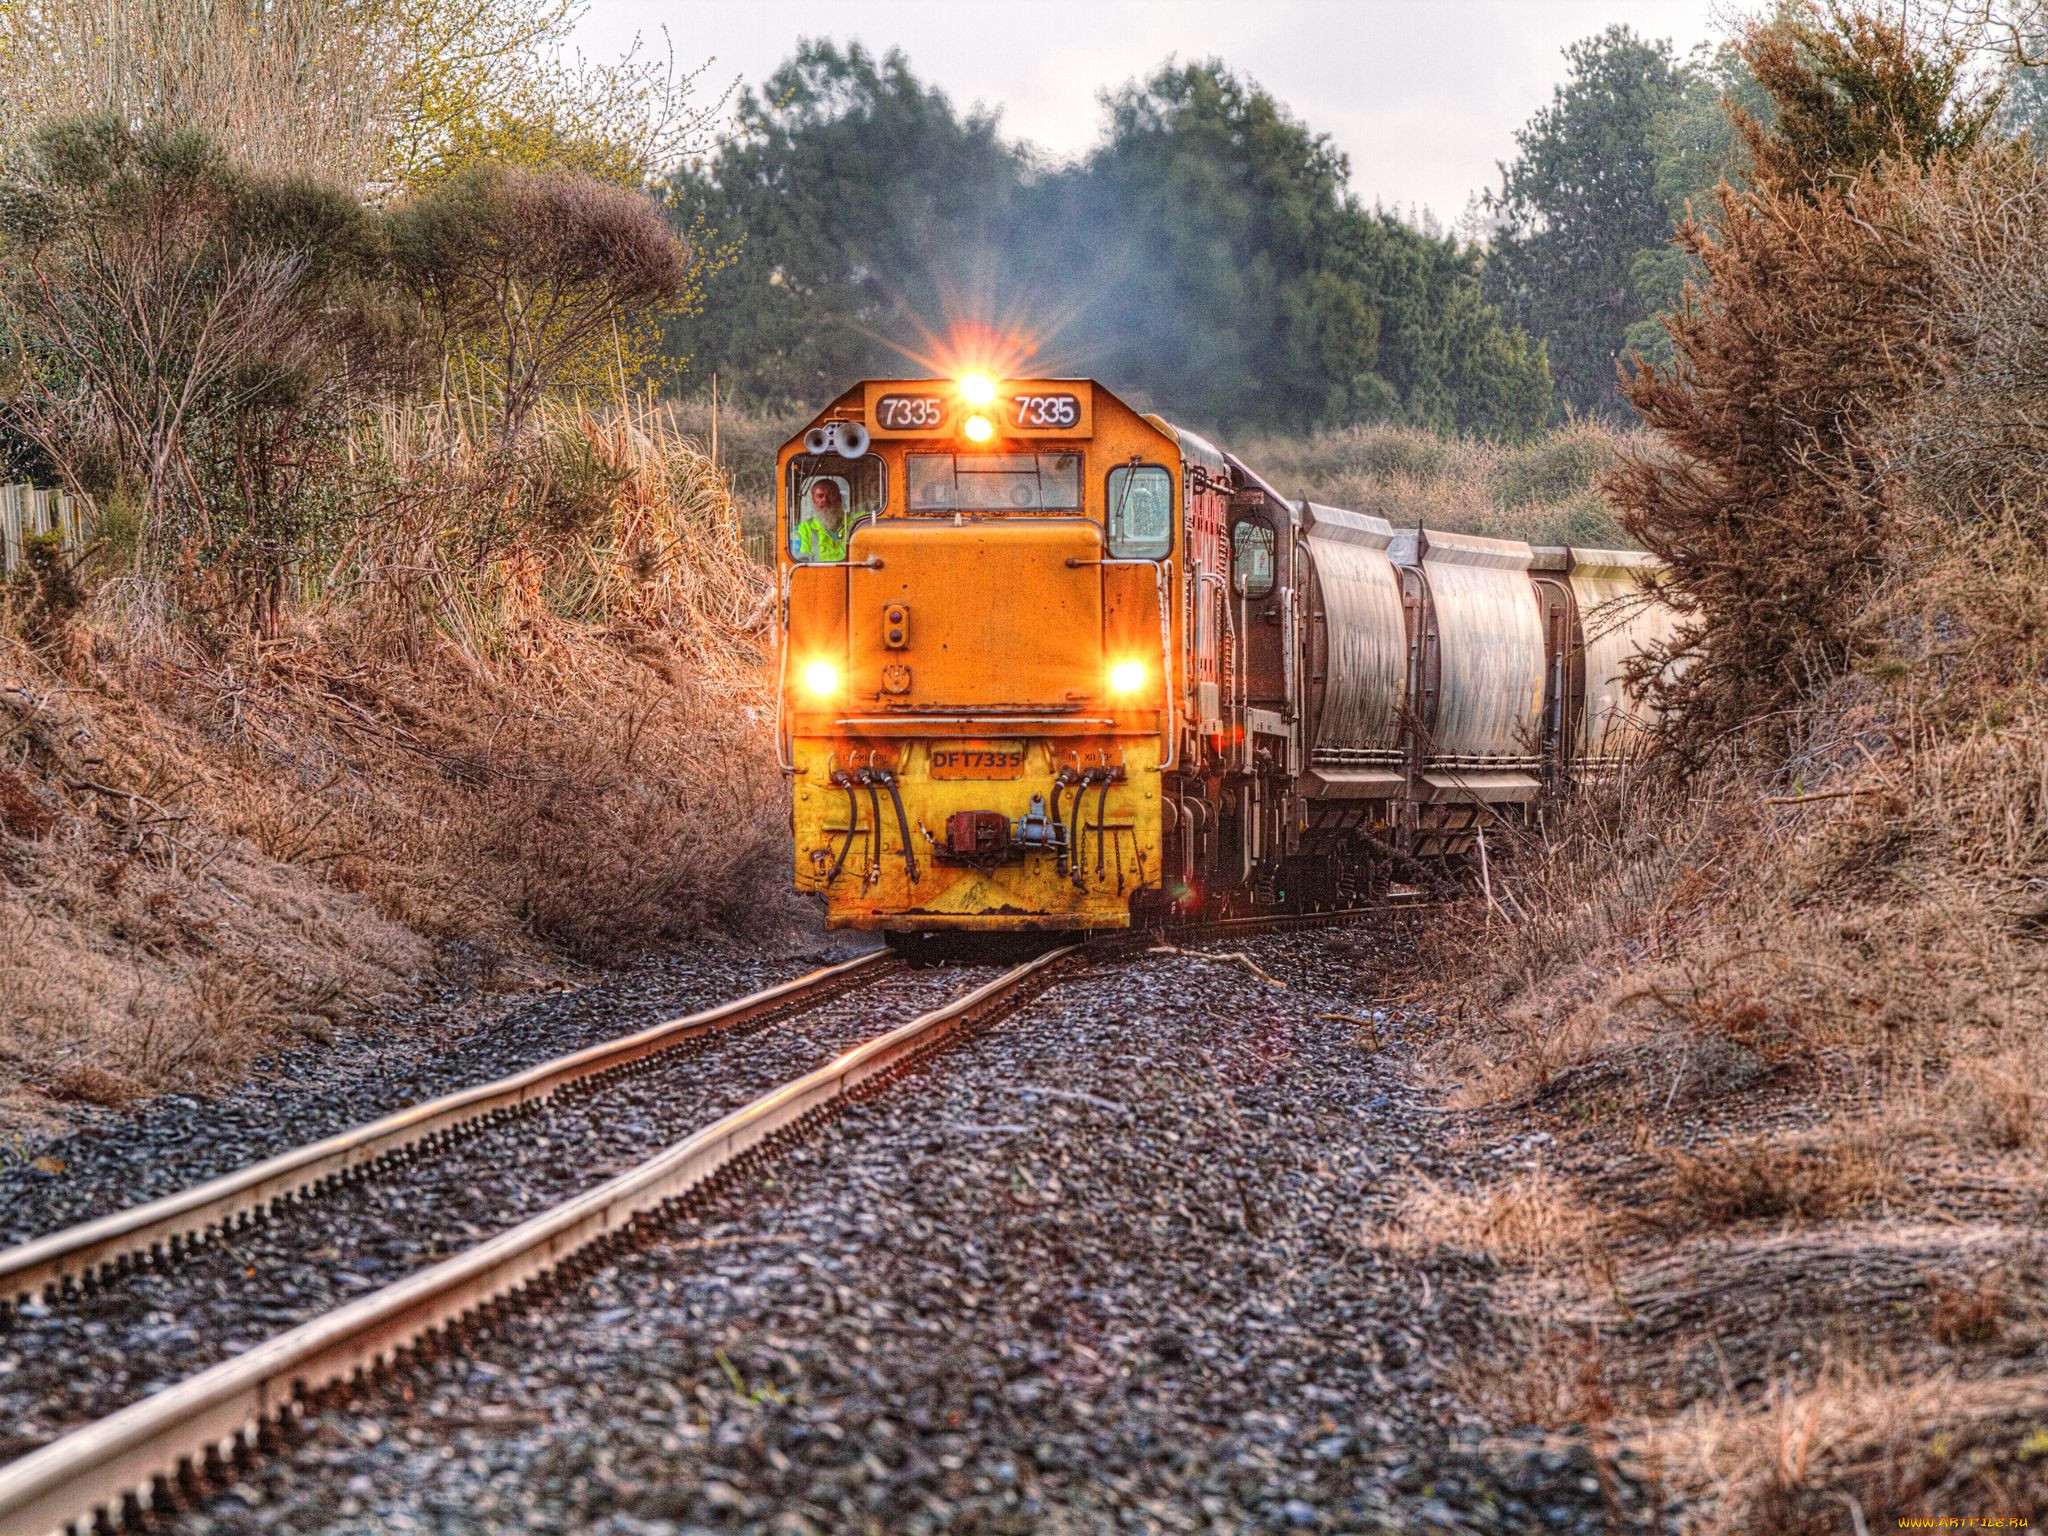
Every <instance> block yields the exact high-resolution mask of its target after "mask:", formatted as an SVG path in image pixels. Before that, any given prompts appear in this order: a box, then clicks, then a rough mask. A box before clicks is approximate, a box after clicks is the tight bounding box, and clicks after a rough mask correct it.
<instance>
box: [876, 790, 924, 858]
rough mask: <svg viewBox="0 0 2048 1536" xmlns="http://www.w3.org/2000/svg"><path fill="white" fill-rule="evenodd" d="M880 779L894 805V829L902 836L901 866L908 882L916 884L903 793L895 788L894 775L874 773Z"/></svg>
mask: <svg viewBox="0 0 2048 1536" xmlns="http://www.w3.org/2000/svg"><path fill="white" fill-rule="evenodd" d="M875 777H876V778H878V779H880V780H881V781H882V787H883V788H884V789H886V790H888V791H889V803H890V804H891V805H893V806H895V807H896V830H897V832H899V833H900V834H901V835H902V837H903V867H904V868H905V869H906V870H908V871H909V872H910V883H911V884H912V885H915V884H917V855H916V854H915V853H914V852H912V851H911V847H910V818H909V817H908V816H906V815H905V814H904V813H903V795H902V793H901V791H899V790H898V789H897V788H896V775H895V774H893V773H888V772H882V773H878V774H876V775H875Z"/></svg>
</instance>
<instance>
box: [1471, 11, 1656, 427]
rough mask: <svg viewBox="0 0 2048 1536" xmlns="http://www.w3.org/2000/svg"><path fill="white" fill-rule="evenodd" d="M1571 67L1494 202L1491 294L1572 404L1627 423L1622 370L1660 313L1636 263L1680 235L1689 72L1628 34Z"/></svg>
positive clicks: (1571, 55) (1519, 141) (1522, 136)
mask: <svg viewBox="0 0 2048 1536" xmlns="http://www.w3.org/2000/svg"><path fill="white" fill-rule="evenodd" d="M1565 59H1566V62H1567V64H1568V65H1569V73H1568V76H1567V78H1566V80H1565V82H1564V83H1563V84H1562V85H1560V86H1558V87H1557V89H1556V91H1555V92H1554V93H1553V95H1552V98H1551V101H1550V104H1549V105H1548V106H1546V107H1544V108H1542V109H1541V110H1539V111H1538V112H1537V113H1536V115H1535V116H1534V117H1533V118H1531V119H1530V120H1529V122H1528V124H1527V126H1525V127H1524V128H1522V129H1521V131H1520V132H1518V133H1517V134H1516V135H1515V143H1516V147H1517V149H1518V151H1519V153H1518V154H1517V155H1516V158H1515V160H1514V161H1513V163H1512V164H1508V165H1504V166H1502V167H1501V176H1502V182H1501V190H1500V191H1499V192H1497V193H1494V194H1491V195H1490V196H1489V197H1488V198H1487V207H1488V209H1489V210H1490V211H1491V212H1492V213H1493V214H1494V215H1495V216H1496V217H1497V218H1499V219H1500V220H1501V221H1502V223H1501V227H1500V229H1499V232H1498V233H1497V234H1496V236H1495V238H1494V244H1493V251H1492V255H1491V257H1490V259H1489V260H1488V262H1487V266H1486V286H1487V294H1488V296H1489V297H1490V298H1491V299H1492V300H1493V301H1494V302H1495V303H1496V304H1497V305H1498V306H1499V307H1500V309H1501V311H1502V313H1503V314H1505V315H1506V316H1507V317H1508V318H1509V319H1510V320H1511V321H1513V322H1514V323H1515V324H1517V325H1520V326H1522V327H1524V328H1526V329H1527V330H1528V331H1529V333H1530V334H1531V335H1533V336H1537V337H1540V338H1542V339H1543V340H1544V341H1545V343H1546V344H1547V345H1548V347H1549V354H1550V370H1551V375H1552V378H1553V379H1554V381H1555V383H1556V387H1557V395H1558V399H1559V402H1560V403H1561V404H1563V405H1566V406H1569V407H1571V408H1572V409H1574V410H1578V411H1583V412H1588V413H1598V414H1602V415H1615V414H1619V413H1620V412H1621V411H1622V409H1623V405H1622V400H1621V396H1620V393H1619V389H1618V387H1617V381H1616V372H1615V365H1616V364H1617V363H1618V362H1619V361H1620V360H1621V359H1622V357H1623V355H1624V353H1625V351H1626V349H1627V340H1628V335H1629V328H1630V327H1631V326H1633V325H1635V324H1636V323H1637V322H1639V321H1641V320H1643V319H1645V318H1646V317H1647V315H1648V313H1649V311H1648V310H1647V308H1646V307H1645V301H1644V298H1643V296H1642V294H1641V293H1640V292H1639V290H1638V285H1637V280H1636V274H1635V271H1634V266H1635V262H1636V259H1637V257H1638V256H1639V255H1640V253H1642V252H1644V251H1646V250H1653V249H1657V248H1659V247H1661V246H1662V245H1663V244H1664V243H1665V241H1667V240H1668V239H1669V238H1670V235H1671V207H1670V200H1669V192H1668V189H1666V188H1662V187H1660V186H1659V169H1660V164H1659V162H1660V154H1659V149H1660V145H1659V124H1660V122H1665V121H1668V120H1669V118H1670V114H1672V113H1673V112H1674V110H1675V109H1678V108H1681V107H1682V106H1683V105H1684V102H1685V96H1686V87H1687V71H1686V70H1685V69H1684V68H1683V67H1681V66H1680V65H1678V64H1677V63H1676V62H1674V60H1673V59H1672V56H1671V48H1670V45H1669V44H1668V43H1665V42H1648V41H1645V40H1644V39H1643V38H1641V37H1639V36H1637V34H1636V33H1635V32H1633V31H1631V30H1630V29H1629V28H1627V27H1625V26H1613V27H1609V28H1608V29H1607V30H1606V31H1605V32H1602V33H1601V34H1600V35H1599V36H1597V37H1591V38H1586V39H1583V40H1582V41H1580V42H1577V43H1574V44H1573V45H1572V46H1571V47H1570V48H1568V49H1566V50H1565ZM1665 150H1666V154H1667V155H1668V154H1669V153H1670V152H1671V146H1669V145H1666V146H1665Z"/></svg>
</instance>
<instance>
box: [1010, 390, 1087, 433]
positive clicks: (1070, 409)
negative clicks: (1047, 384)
mask: <svg viewBox="0 0 2048 1536" xmlns="http://www.w3.org/2000/svg"><path fill="white" fill-rule="evenodd" d="M1010 408H1011V409H1012V410H1013V411H1015V412H1016V418H1015V425H1017V426H1019V427H1053V428H1059V427H1078V426H1079V425H1080V424H1081V398H1080V396H1078V395H1012V396H1011V397H1010Z"/></svg>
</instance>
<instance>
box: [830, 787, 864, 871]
mask: <svg viewBox="0 0 2048 1536" xmlns="http://www.w3.org/2000/svg"><path fill="white" fill-rule="evenodd" d="M832 782H833V783H834V784H836V785H838V786H839V787H840V788H841V789H843V790H845V791H846V841H845V842H843V843H841V844H840V845H839V857H838V858H836V859H834V860H833V861H832V868H831V869H830V870H829V871H828V872H827V873H826V875H825V883H826V884H827V885H830V884H831V883H832V882H833V881H834V880H837V879H838V878H839V871H841V870H842V869H844V868H846V856H847V855H848V854H849V853H851V852H852V851H853V840H854V839H855V838H856V837H858V836H859V835H860V802H859V801H858V800H856V799H855V798H854V795H853V775H852V774H850V773H848V772H847V771H846V770H845V769H844V768H835V769H833V770H832Z"/></svg>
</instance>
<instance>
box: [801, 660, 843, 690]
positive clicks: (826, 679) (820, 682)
mask: <svg viewBox="0 0 2048 1536" xmlns="http://www.w3.org/2000/svg"><path fill="white" fill-rule="evenodd" d="M804 687H806V688H808V689H809V690H810V691H811V693H812V694H814V695H815V696H816V697H818V698H821V699H829V698H831V697H832V695H833V694H835V693H837V692H838V691H839V669H838V668H837V667H835V666H833V665H832V663H831V662H829V661H814V662H812V663H811V664H810V665H809V666H807V667H805V668H804Z"/></svg>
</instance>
